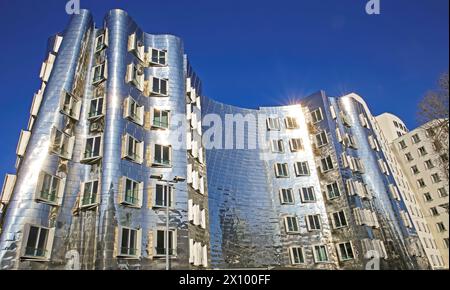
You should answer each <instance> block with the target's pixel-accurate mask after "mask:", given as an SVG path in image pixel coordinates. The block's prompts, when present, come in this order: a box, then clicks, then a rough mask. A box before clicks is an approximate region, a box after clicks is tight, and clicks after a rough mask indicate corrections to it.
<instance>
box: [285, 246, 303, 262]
mask: <svg viewBox="0 0 450 290" xmlns="http://www.w3.org/2000/svg"><path fill="white" fill-rule="evenodd" d="M289 253H290V257H291V264H292V265H299V264H304V263H305V258H304V255H303V249H302V248H301V247H291V248H290V249H289Z"/></svg>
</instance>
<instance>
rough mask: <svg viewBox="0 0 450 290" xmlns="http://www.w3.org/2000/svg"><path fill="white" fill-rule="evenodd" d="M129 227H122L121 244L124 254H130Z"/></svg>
mask: <svg viewBox="0 0 450 290" xmlns="http://www.w3.org/2000/svg"><path fill="white" fill-rule="evenodd" d="M129 233H130V230H129V229H122V245H121V251H120V252H121V253H122V254H126V255H127V254H128V248H129V246H128V245H129Z"/></svg>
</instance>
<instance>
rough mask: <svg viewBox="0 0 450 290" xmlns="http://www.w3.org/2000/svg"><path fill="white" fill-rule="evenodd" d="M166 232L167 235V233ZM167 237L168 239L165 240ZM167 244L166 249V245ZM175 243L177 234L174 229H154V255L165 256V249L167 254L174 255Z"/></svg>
mask: <svg viewBox="0 0 450 290" xmlns="http://www.w3.org/2000/svg"><path fill="white" fill-rule="evenodd" d="M167 234H168V235H167ZM167 239H168V240H167ZM167 244H168V245H169V248H168V249H167V246H166V245H167ZM176 245H177V235H176V232H175V230H169V231H167V230H165V229H161V230H157V231H156V255H157V256H165V255H166V249H167V250H168V253H169V255H171V256H175V255H176Z"/></svg>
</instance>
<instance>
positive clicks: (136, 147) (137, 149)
mask: <svg viewBox="0 0 450 290" xmlns="http://www.w3.org/2000/svg"><path fill="white" fill-rule="evenodd" d="M130 143H132V144H131V145H132V148H131V149H130ZM144 148H145V146H144V141H140V140H138V139H137V138H135V137H133V136H131V135H130V134H125V135H123V136H122V158H123V159H127V160H130V161H132V162H135V163H138V164H142V163H143V162H144ZM130 150H131V151H132V152H131V155H130Z"/></svg>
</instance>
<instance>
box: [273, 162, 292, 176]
mask: <svg viewBox="0 0 450 290" xmlns="http://www.w3.org/2000/svg"><path fill="white" fill-rule="evenodd" d="M275 175H276V177H277V178H287V177H289V168H288V164H287V163H276V164H275Z"/></svg>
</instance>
